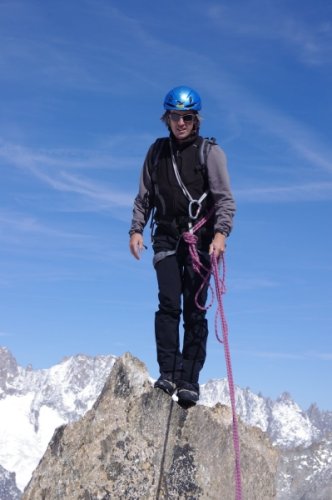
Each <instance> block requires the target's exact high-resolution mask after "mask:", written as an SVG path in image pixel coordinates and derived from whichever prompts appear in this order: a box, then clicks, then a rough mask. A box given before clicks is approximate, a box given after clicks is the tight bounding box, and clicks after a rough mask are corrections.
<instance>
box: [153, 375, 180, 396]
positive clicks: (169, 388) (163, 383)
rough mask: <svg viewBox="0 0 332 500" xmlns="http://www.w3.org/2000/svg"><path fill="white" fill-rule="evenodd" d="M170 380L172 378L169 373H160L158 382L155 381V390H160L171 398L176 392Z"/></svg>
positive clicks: (174, 385) (173, 383)
mask: <svg viewBox="0 0 332 500" xmlns="http://www.w3.org/2000/svg"><path fill="white" fill-rule="evenodd" d="M172 378H173V377H172V374H171V373H163V372H162V373H161V375H160V377H159V378H158V380H156V381H155V383H154V387H155V388H156V389H161V390H162V391H164V392H166V394H169V395H170V396H172V395H173V394H174V392H175V391H176V384H175V382H173V381H172Z"/></svg>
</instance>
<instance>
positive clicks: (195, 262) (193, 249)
mask: <svg viewBox="0 0 332 500" xmlns="http://www.w3.org/2000/svg"><path fill="white" fill-rule="evenodd" d="M210 215H211V213H210V214H208V215H207V216H206V217H204V218H203V219H201V220H200V221H199V222H198V223H197V224H196V225H195V226H194V227H193V228H192V230H191V231H189V232H185V233H183V235H182V237H183V239H184V241H185V242H186V243H187V244H188V246H189V253H190V256H191V258H192V266H193V269H194V271H195V272H197V273H198V274H199V275H200V276H201V277H202V285H201V286H200V288H199V289H198V291H197V293H196V295H195V303H196V306H197V307H198V308H199V309H201V310H207V309H209V308H210V307H211V306H212V304H213V301H214V296H215V295H216V297H217V302H218V307H217V310H216V315H215V335H216V337H217V340H218V341H219V342H220V343H222V344H223V345H224V353H225V361H226V370H227V380H228V388H229V396H230V401H231V408H232V416H233V420H232V423H233V425H232V428H233V446H234V453H235V499H236V500H241V499H242V485H241V463H240V439H239V430H238V420H237V415H236V403H235V386H234V380H233V371H232V363H231V354H230V349H229V344H228V324H227V320H226V315H225V311H224V306H223V300H222V296H223V294H224V293H225V292H226V286H225V270H226V265H225V256H224V254H222V255H221V257H220V258H219V259H217V257H216V255H215V253H214V252H213V253H212V255H211V268H207V267H206V266H204V265H203V264H202V262H201V260H200V257H199V254H198V251H197V236H196V235H195V234H194V233H195V232H196V231H198V229H200V228H201V227H202V226H203V225H204V224H205V222H206V221H207V219H208V218H209V217H210ZM219 261H221V263H222V276H221V277H220V274H219ZM211 274H212V275H213V277H214V283H215V293H214V291H213V288H212V287H211V285H210V283H209V281H210V276H211ZM206 284H208V286H209V288H210V290H211V292H212V299H211V302H210V303H209V304H208V305H207V306H203V305H201V304H200V303H199V296H200V294H201V292H202V289H203V288H204V286H205V285H206ZM218 319H220V322H221V330H222V336H220V335H219V333H218Z"/></svg>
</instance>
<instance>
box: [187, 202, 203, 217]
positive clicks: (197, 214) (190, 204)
mask: <svg viewBox="0 0 332 500" xmlns="http://www.w3.org/2000/svg"><path fill="white" fill-rule="evenodd" d="M193 206H197V209H196V213H195V214H193ZM201 208H202V204H201V202H200V201H198V200H191V202H190V203H189V207H188V213H189V217H190V218H191V219H192V220H196V219H197V217H198V216H199V213H200V211H201Z"/></svg>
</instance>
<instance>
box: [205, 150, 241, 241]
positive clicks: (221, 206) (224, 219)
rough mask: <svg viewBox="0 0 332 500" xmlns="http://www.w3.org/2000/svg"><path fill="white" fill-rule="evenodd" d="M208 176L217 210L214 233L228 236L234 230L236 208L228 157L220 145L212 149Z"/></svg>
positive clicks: (209, 157)
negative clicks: (228, 168)
mask: <svg viewBox="0 0 332 500" xmlns="http://www.w3.org/2000/svg"><path fill="white" fill-rule="evenodd" d="M207 175H208V181H209V187H210V192H211V195H212V199H213V203H214V208H215V213H214V217H215V218H214V231H215V232H217V231H219V232H220V233H223V234H225V235H226V236H228V235H229V233H230V232H231V230H232V225H233V217H234V214H235V209H236V207H235V201H234V198H233V195H232V192H231V187H230V180H229V175H228V170H227V160H226V156H225V153H224V152H223V150H222V149H221V148H220V147H219V146H218V145H215V146H212V147H211V149H210V152H209V156H208V159H207Z"/></svg>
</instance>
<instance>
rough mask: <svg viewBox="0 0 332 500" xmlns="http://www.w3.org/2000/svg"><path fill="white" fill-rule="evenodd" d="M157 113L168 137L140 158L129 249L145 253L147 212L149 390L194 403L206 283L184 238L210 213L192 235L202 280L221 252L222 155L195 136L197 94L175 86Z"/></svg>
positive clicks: (227, 227) (228, 219) (226, 200)
mask: <svg viewBox="0 0 332 500" xmlns="http://www.w3.org/2000/svg"><path fill="white" fill-rule="evenodd" d="M164 110H165V112H164V114H163V116H162V118H161V119H162V121H163V122H164V123H165V124H166V126H167V128H168V130H169V138H164V139H159V140H157V141H156V143H154V144H153V145H152V146H151V147H150V149H149V151H148V153H147V156H146V158H145V162H144V165H143V170H142V174H141V179H140V186H139V193H138V195H137V196H136V198H135V202H134V208H133V219H132V224H131V229H130V231H129V234H130V243H129V247H130V251H131V253H132V254H133V256H134V257H135V258H136V259H139V258H140V252H141V251H142V250H143V248H144V241H143V230H144V227H145V225H146V224H147V222H148V220H149V217H150V215H151V212H153V215H152V217H153V222H154V224H155V225H156V230H155V232H154V234H153V237H152V239H153V250H154V266H155V270H156V274H157V281H158V287H159V295H158V296H159V309H158V311H157V312H156V315H155V336H156V346H157V360H158V363H159V368H160V377H159V379H158V380H157V381H156V383H155V387H157V388H160V389H162V390H163V391H165V392H166V393H168V394H170V395H172V394H173V393H174V392H175V391H177V396H178V399H179V402H180V403H181V402H182V403H184V404H195V403H196V402H197V401H198V399H199V383H198V382H199V373H200V371H201V369H202V368H203V365H204V362H205V358H206V343H207V336H208V327H207V320H206V318H205V316H206V311H205V310H204V305H205V303H206V299H207V288H208V284H207V283H205V284H204V286H203V287H202V276H200V275H199V274H197V273H195V271H194V269H193V266H192V259H191V257H190V254H189V251H188V245H187V243H186V242H185V241H184V237H183V234H184V233H186V232H188V231H189V232H192V228H193V227H194V226H195V224H196V223H197V222H198V221H200V220H201V219H202V217H205V216H207V214H211V209H213V214H212V216H211V217H210V218H209V219H208V220H207V222H206V223H205V224H204V225H203V227H202V228H201V229H199V230H198V231H197V232H196V233H195V234H196V236H197V238H198V241H197V250H198V252H199V255H200V259H201V262H202V264H203V265H204V266H205V267H204V268H205V274H208V273H209V268H210V254H212V252H214V253H215V255H216V257H217V258H218V257H219V256H220V255H221V253H222V252H224V251H225V247H226V243H225V241H226V238H227V236H228V235H229V233H230V231H231V228H232V219H233V215H234V212H235V203H234V200H233V197H232V194H231V191H230V184H229V178H228V173H227V167H226V159H225V155H224V153H223V151H222V150H221V149H220V148H219V146H217V145H216V144H215V143H214V142H211V141H210V142H206V141H204V140H203V138H202V137H201V136H200V135H199V128H200V115H199V111H200V110H201V99H200V96H199V94H198V93H197V92H196V91H195V90H193V89H192V88H190V87H186V86H181V87H175V88H173V89H172V90H171V91H170V92H168V94H167V95H166V97H165V100H164ZM203 145H204V152H202V151H203ZM204 155H205V157H204ZM197 301H198V302H199V305H200V306H201V307H199V306H198V305H197ZM181 306H182V309H183V321H184V324H183V326H184V336H183V346H182V349H181V348H180V338H179V323H180V317H181V313H182V309H181Z"/></svg>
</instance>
